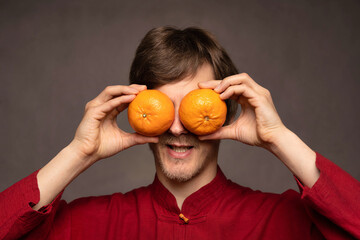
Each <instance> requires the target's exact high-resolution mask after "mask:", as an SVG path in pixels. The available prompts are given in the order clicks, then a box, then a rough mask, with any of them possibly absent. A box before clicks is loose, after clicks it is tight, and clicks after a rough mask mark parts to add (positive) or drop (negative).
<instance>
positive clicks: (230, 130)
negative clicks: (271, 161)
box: [199, 73, 320, 187]
mask: <svg viewBox="0 0 360 240" xmlns="http://www.w3.org/2000/svg"><path fill="white" fill-rule="evenodd" d="M199 86H200V87H202V88H213V89H214V90H215V91H216V92H218V93H220V97H221V98H222V99H224V100H225V99H228V98H231V99H233V100H235V101H237V102H238V103H239V104H241V114H240V116H239V118H238V119H236V120H235V121H233V122H232V123H231V124H230V125H228V126H225V127H223V128H221V129H220V130H219V131H217V132H215V133H214V134H211V135H208V136H203V137H200V139H202V140H205V139H225V138H228V139H234V140H237V141H240V142H242V143H245V144H249V145H253V146H260V147H263V148H266V149H267V150H269V151H271V152H272V153H274V154H275V155H276V156H277V157H278V158H279V159H280V160H281V161H282V162H283V163H284V164H285V165H286V166H287V167H288V168H289V169H290V171H291V172H292V173H293V174H294V175H295V176H297V177H298V178H299V179H300V180H301V181H302V183H303V184H305V185H306V186H308V187H312V186H313V185H314V183H315V182H316V181H317V179H318V178H319V176H320V174H319V170H318V169H317V167H316V165H315V160H316V154H315V152H314V151H313V150H312V149H310V148H309V147H308V146H307V145H306V144H305V143H304V142H303V141H302V140H301V139H300V138H298V137H297V136H296V135H295V134H294V133H293V132H291V131H290V130H289V129H287V128H286V127H285V126H284V124H283V123H282V121H281V119H280V117H279V115H278V113H277V111H276V109H275V106H274V104H273V101H272V98H271V95H270V92H269V91H268V90H267V89H265V88H263V87H262V86H260V85H259V84H257V83H256V82H255V81H254V80H253V79H252V78H251V77H250V76H249V75H248V74H246V73H242V74H238V75H234V76H230V77H227V78H225V79H224V80H222V81H219V80H214V81H209V82H203V83H200V85H199Z"/></svg>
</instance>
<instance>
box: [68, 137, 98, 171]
mask: <svg viewBox="0 0 360 240" xmlns="http://www.w3.org/2000/svg"><path fill="white" fill-rule="evenodd" d="M81 146H82V145H81V144H80V143H79V142H78V141H77V140H75V139H74V140H73V141H72V142H71V143H70V144H69V145H68V146H66V147H65V148H64V149H63V151H65V152H67V153H68V154H71V155H72V159H73V161H75V162H77V163H78V166H79V167H80V168H83V169H84V170H85V169H87V168H88V167H90V166H91V165H92V164H94V163H95V162H96V161H98V160H99V158H98V157H96V156H95V155H94V154H86V153H84V152H83V151H82V147H81Z"/></svg>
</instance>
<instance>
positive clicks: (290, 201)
mask: <svg viewBox="0 0 360 240" xmlns="http://www.w3.org/2000/svg"><path fill="white" fill-rule="evenodd" d="M224 195H225V198H226V199H227V201H229V202H232V203H233V205H235V206H237V207H239V208H242V209H243V208H244V207H245V208H246V209H247V210H248V211H259V210H260V211H263V212H270V211H271V212H272V213H274V211H275V212H287V213H291V212H292V211H293V212H294V213H296V212H298V213H299V214H301V215H303V213H304V206H303V203H302V200H301V195H300V193H298V192H296V191H295V190H292V189H290V190H287V191H285V192H283V193H281V194H278V193H268V192H262V191H260V190H253V189H251V188H248V187H243V186H241V185H239V184H237V183H234V182H232V181H230V180H228V184H227V188H226V190H225V194H224Z"/></svg>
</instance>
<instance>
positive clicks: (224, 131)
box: [198, 125, 235, 141]
mask: <svg viewBox="0 0 360 240" xmlns="http://www.w3.org/2000/svg"><path fill="white" fill-rule="evenodd" d="M198 138H199V140H201V141H204V140H216V139H235V131H234V129H233V128H232V126H231V125H228V126H225V127H222V128H220V129H219V130H218V131H216V132H214V133H212V134H209V135H203V136H199V137H198Z"/></svg>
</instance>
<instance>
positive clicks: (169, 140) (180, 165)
mask: <svg viewBox="0 0 360 240" xmlns="http://www.w3.org/2000/svg"><path fill="white" fill-rule="evenodd" d="M213 79H214V73H213V69H212V67H211V66H210V65H208V64H204V65H203V66H202V67H200V68H199V69H198V71H197V73H196V75H195V76H194V77H188V78H185V79H183V80H181V81H179V82H175V83H170V84H166V85H163V86H161V87H159V88H157V89H158V90H160V91H161V92H163V93H165V94H166V95H168V96H169V97H170V99H171V100H172V101H173V103H174V106H175V120H174V122H173V124H172V125H171V127H170V129H169V130H168V131H167V132H166V133H164V134H162V135H161V136H160V138H159V143H156V144H150V148H151V150H152V151H153V153H154V156H155V163H156V170H157V174H158V176H159V175H160V176H159V178H165V179H167V180H172V181H177V182H185V181H188V180H190V179H192V178H194V177H196V176H199V175H201V174H207V173H208V172H209V171H214V170H215V171H216V166H217V155H218V149H219V141H218V140H215V141H214V140H213V141H200V140H198V138H197V136H196V135H193V134H191V133H190V132H189V131H187V130H186V129H185V128H184V126H183V125H182V124H181V122H180V119H179V113H178V110H179V106H180V102H181V100H182V99H183V97H184V96H185V95H186V94H187V93H189V92H190V91H192V90H194V89H197V88H199V87H198V83H199V82H202V81H208V80H213ZM214 168H215V169H214Z"/></svg>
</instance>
